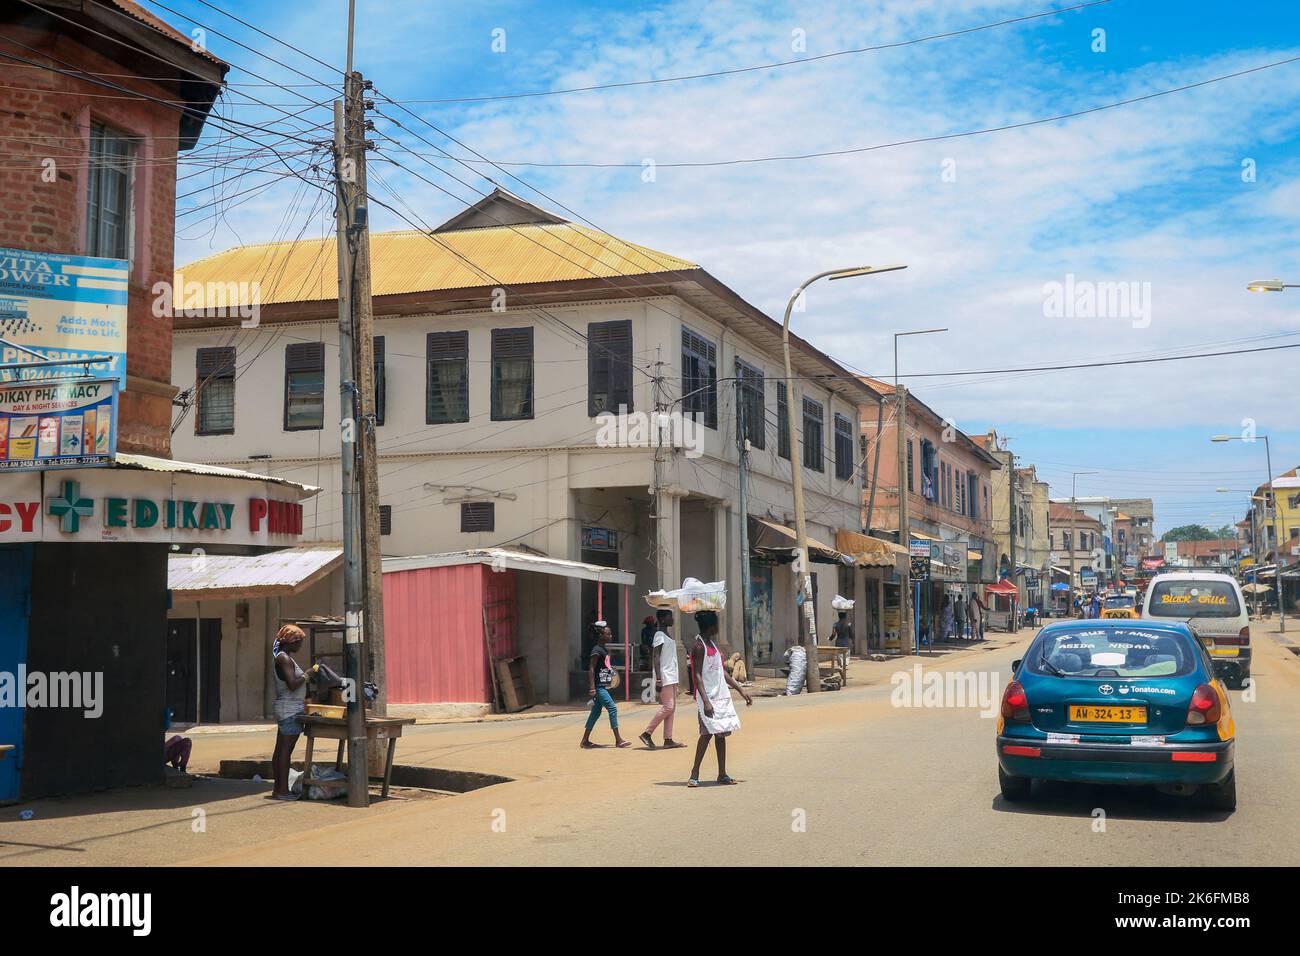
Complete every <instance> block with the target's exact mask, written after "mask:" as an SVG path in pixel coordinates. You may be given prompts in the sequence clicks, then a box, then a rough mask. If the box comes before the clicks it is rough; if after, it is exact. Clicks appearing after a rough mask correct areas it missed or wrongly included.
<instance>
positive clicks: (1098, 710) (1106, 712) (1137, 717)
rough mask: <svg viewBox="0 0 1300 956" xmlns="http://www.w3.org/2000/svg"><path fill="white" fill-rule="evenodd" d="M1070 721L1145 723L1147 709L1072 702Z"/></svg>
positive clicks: (1087, 722) (1086, 722) (1085, 722)
mask: <svg viewBox="0 0 1300 956" xmlns="http://www.w3.org/2000/svg"><path fill="white" fill-rule="evenodd" d="M1070 721H1071V722H1072V723H1084V724H1145V723H1146V722H1147V709H1146V708H1145V707H1118V706H1114V705H1109V704H1071V705H1070Z"/></svg>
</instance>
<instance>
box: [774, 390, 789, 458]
mask: <svg viewBox="0 0 1300 956" xmlns="http://www.w3.org/2000/svg"><path fill="white" fill-rule="evenodd" d="M776 453H777V454H778V455H780V456H781V457H782V458H784V459H785V460H786V461H789V460H790V398H789V391H788V390H787V388H786V384H785V382H777V383H776Z"/></svg>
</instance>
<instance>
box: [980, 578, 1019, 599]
mask: <svg viewBox="0 0 1300 956" xmlns="http://www.w3.org/2000/svg"><path fill="white" fill-rule="evenodd" d="M984 591H985V592H986V593H988V594H1002V595H1006V596H1008V597H1010V596H1012V595H1015V594H1019V593H1020V589H1019V588H1017V587H1016V586H1015V585H1014V584H1012V583H1011V582H1010V581H998V582H997V583H996V584H990V585H988V586H987V587H985V588H984Z"/></svg>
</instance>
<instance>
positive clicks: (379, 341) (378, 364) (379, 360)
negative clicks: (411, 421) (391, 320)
mask: <svg viewBox="0 0 1300 956" xmlns="http://www.w3.org/2000/svg"><path fill="white" fill-rule="evenodd" d="M374 356H375V424H376V425H382V424H383V423H384V414H385V412H387V410H388V376H387V369H386V367H385V364H384V337H383V336H382V335H376V336H375V345H374Z"/></svg>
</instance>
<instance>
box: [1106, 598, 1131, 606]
mask: <svg viewBox="0 0 1300 956" xmlns="http://www.w3.org/2000/svg"><path fill="white" fill-rule="evenodd" d="M1132 606H1133V599H1132V598H1131V597H1108V598H1106V607H1108V608H1116V607H1132Z"/></svg>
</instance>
